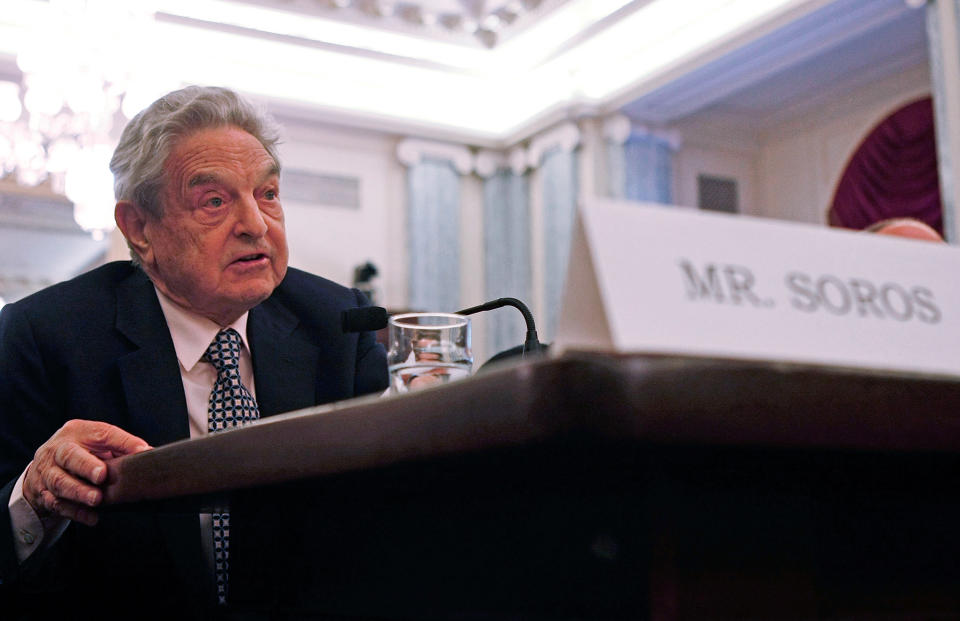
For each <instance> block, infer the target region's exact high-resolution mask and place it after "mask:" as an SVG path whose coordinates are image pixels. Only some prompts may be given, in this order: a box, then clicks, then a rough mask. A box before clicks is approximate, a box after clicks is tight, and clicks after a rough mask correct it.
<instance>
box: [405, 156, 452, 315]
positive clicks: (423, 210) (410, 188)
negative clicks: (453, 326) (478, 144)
mask: <svg viewBox="0 0 960 621" xmlns="http://www.w3.org/2000/svg"><path fill="white" fill-rule="evenodd" d="M407 205H408V211H407V256H408V257H410V283H409V285H410V289H409V306H410V308H413V309H417V310H424V311H444V312H452V311H455V310H457V309H458V308H459V303H460V175H459V174H457V171H456V170H454V168H453V165H452V164H451V163H450V162H449V161H447V160H437V159H429V158H424V159H423V160H422V161H421V162H420V163H419V164H416V165H414V166H411V167H410V168H409V169H408V171H407Z"/></svg>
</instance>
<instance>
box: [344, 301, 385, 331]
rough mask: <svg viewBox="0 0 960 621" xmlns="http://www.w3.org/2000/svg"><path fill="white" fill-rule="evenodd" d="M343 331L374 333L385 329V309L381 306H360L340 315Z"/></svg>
mask: <svg viewBox="0 0 960 621" xmlns="http://www.w3.org/2000/svg"><path fill="white" fill-rule="evenodd" d="M340 318H341V321H342V323H343V331H344V332H346V333H349V332H376V331H377V330H380V329H381V328H386V327H387V309H385V308H383V307H382V306H361V307H359V308H351V309H349V310H345V311H343V313H341V314H340Z"/></svg>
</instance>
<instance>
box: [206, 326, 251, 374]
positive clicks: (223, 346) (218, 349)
mask: <svg viewBox="0 0 960 621" xmlns="http://www.w3.org/2000/svg"><path fill="white" fill-rule="evenodd" d="M242 346H243V341H242V340H241V339H240V334H238V333H237V331H236V330H234V329H233V328H227V329H225V330H220V332H218V333H217V336H215V337H214V339H213V342H211V343H210V347H208V348H207V353H206V356H207V360H209V361H210V364H212V365H213V366H214V367H215V368H216V369H217V371H218V372H220V371H223V370H224V369H235V368H237V365H238V364H239V363H240V348H241V347H242Z"/></svg>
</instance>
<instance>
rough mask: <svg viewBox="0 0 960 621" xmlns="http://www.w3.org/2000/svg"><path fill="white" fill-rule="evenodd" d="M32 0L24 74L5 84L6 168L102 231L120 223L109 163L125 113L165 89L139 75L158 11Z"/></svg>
mask: <svg viewBox="0 0 960 621" xmlns="http://www.w3.org/2000/svg"><path fill="white" fill-rule="evenodd" d="M34 4H35V5H37V6H36V7H35V8H36V23H35V30H34V31H33V32H31V33H25V36H24V39H23V42H22V44H21V45H20V47H19V50H18V53H17V66H18V67H19V68H20V70H21V72H22V73H23V79H22V81H21V82H20V83H14V82H0V176H6V175H10V176H12V177H13V179H15V180H16V182H17V183H19V184H21V185H27V186H35V185H38V184H41V183H48V184H49V186H50V188H51V189H52V190H53V191H54V192H56V193H59V194H65V195H66V196H67V198H68V199H70V201H71V202H73V204H74V219H75V220H76V222H77V224H79V225H80V226H81V227H82V228H83V229H84V230H86V231H90V232H91V233H92V234H93V235H94V237H95V238H98V239H100V238H102V237H103V234H104V232H105V231H109V230H111V229H113V227H114V222H113V204H114V198H113V179H112V176H111V174H110V170H109V161H110V157H111V154H112V152H113V149H114V147H115V145H116V140H117V138H118V132H119V129H120V128H121V127H122V125H123V118H122V117H123V116H127V117H128V118H129V117H130V116H132V115H133V114H135V113H136V111H138V110H139V109H140V108H142V107H143V106H144V105H145V104H146V103H149V101H150V100H151V99H150V95H146V96H144V95H143V91H144V90H149V91H150V94H151V95H152V94H153V93H154V92H156V91H157V90H158V89H162V88H163V86H162V85H155V86H154V87H153V88H149V89H144V88H143V87H142V85H141V84H139V83H138V82H137V79H136V77H137V75H136V74H135V71H136V72H138V73H139V74H140V75H146V76H149V77H151V78H153V77H155V75H156V74H152V73H151V71H150V69H149V67H150V65H151V64H152V63H144V62H143V61H144V60H145V59H144V58H142V57H138V56H139V55H138V54H137V52H136V50H142V49H144V48H145V47H149V45H148V44H147V41H148V40H149V36H148V35H149V28H150V25H151V24H152V19H153V14H152V12H151V11H150V10H149V9H148V7H147V4H146V3H144V2H141V1H133V2H131V1H129V0H49V2H46V3H42V5H41V3H34ZM161 82H163V81H162V80H161ZM160 92H163V91H162V90H161V91H160ZM144 99H146V101H143V100H144Z"/></svg>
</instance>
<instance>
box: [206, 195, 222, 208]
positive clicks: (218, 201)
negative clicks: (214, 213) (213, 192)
mask: <svg viewBox="0 0 960 621" xmlns="http://www.w3.org/2000/svg"><path fill="white" fill-rule="evenodd" d="M207 204H208V205H210V206H211V207H221V206H222V205H223V199H222V198H220V197H219V196H215V197H213V198H211V199H210V200H209V201H207Z"/></svg>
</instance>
